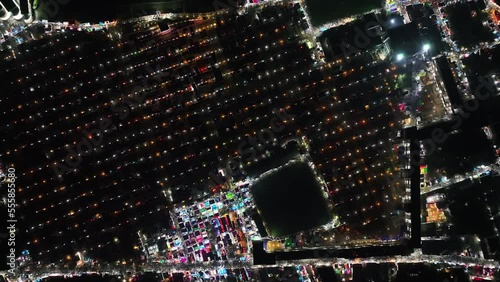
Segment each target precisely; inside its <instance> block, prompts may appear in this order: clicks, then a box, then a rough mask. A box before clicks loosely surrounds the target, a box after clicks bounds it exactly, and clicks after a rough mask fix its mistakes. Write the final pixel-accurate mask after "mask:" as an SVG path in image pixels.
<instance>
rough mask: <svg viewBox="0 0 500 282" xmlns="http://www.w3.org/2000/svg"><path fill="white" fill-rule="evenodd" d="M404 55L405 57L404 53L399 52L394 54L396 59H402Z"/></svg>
mask: <svg viewBox="0 0 500 282" xmlns="http://www.w3.org/2000/svg"><path fill="white" fill-rule="evenodd" d="M404 57H405V55H403V54H401V53H399V54H397V55H396V60H397V61H401V60H402V59H404Z"/></svg>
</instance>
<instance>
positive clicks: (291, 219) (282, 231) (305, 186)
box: [252, 162, 330, 237]
mask: <svg viewBox="0 0 500 282" xmlns="http://www.w3.org/2000/svg"><path fill="white" fill-rule="evenodd" d="M252 193H253V196H254V198H255V202H256V204H257V207H258V209H259V211H260V213H261V216H262V217H263V220H264V222H265V223H266V225H267V228H268V229H269V232H270V233H271V235H272V236H274V237H281V236H284V235H290V234H294V233H297V232H300V231H302V230H307V229H311V228H314V227H317V226H320V225H323V224H325V223H327V222H328V221H329V220H330V216H329V211H328V206H327V203H326V200H325V198H324V197H323V195H322V191H321V186H320V184H319V183H318V182H317V180H316V179H315V176H314V173H313V171H312V170H311V168H310V167H309V166H308V165H307V164H306V163H302V162H299V163H294V164H291V165H289V166H287V167H285V168H281V169H280V170H278V171H276V172H274V173H273V174H270V175H268V176H265V177H264V178H263V179H261V180H259V181H258V182H257V183H255V184H254V185H253V186H252Z"/></svg>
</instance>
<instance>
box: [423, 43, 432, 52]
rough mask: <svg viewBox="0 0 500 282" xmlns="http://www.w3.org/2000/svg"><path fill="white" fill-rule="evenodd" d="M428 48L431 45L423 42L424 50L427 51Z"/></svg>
mask: <svg viewBox="0 0 500 282" xmlns="http://www.w3.org/2000/svg"><path fill="white" fill-rule="evenodd" d="M430 49H431V45H430V44H424V47H423V50H424V52H427V51H429V50H430Z"/></svg>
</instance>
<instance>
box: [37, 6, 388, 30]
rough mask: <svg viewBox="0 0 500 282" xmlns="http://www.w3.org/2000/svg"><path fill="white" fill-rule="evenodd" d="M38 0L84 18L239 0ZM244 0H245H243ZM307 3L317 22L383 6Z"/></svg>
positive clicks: (42, 10)
mask: <svg viewBox="0 0 500 282" xmlns="http://www.w3.org/2000/svg"><path fill="white" fill-rule="evenodd" d="M32 1H35V0H32ZM37 1H38V2H39V3H38V9H37V15H39V16H40V18H41V19H48V20H53V21H55V20H58V21H64V20H78V21H80V22H100V21H106V20H113V19H116V18H118V17H120V18H122V17H131V16H133V17H137V16H142V15H146V14H153V13H155V12H156V11H161V12H209V11H214V10H215V9H216V8H220V7H231V6H232V5H233V4H231V3H234V2H236V1H228V0H168V1H165V0H160V1H154V0H105V1H97V0H64V1H60V2H62V3H64V2H67V3H66V4H60V5H58V7H57V8H53V7H48V6H49V5H48V4H47V3H48V1H47V0H37ZM244 1H245V0H241V2H244ZM51 2H53V1H51ZM217 3H218V4H217ZM220 3H225V4H220ZM306 3H307V6H308V8H309V13H310V16H311V17H312V24H313V25H314V26H318V25H321V24H323V23H325V22H328V21H332V20H335V19H338V18H343V17H347V16H349V15H353V14H357V13H363V12H366V11H368V10H371V9H374V8H380V7H381V6H382V1H380V0H356V1H353V0H333V1H332V0H306ZM49 10H51V11H53V12H50V11H49Z"/></svg>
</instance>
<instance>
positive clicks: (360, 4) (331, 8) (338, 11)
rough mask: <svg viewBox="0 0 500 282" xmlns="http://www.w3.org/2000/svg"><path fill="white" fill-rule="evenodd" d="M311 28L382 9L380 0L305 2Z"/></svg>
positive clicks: (317, 0) (320, 0) (319, 0)
mask: <svg viewBox="0 0 500 282" xmlns="http://www.w3.org/2000/svg"><path fill="white" fill-rule="evenodd" d="M306 4H307V8H308V9H309V16H310V17H311V23H312V25H313V26H320V25H322V24H324V23H327V22H330V21H333V20H336V19H341V18H345V17H348V16H351V15H354V14H360V13H364V12H367V11H369V10H372V9H377V8H381V7H382V1H381V0H333V1H331V0H306Z"/></svg>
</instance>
